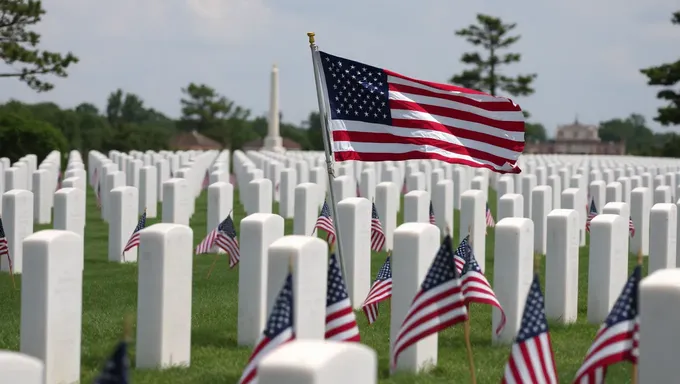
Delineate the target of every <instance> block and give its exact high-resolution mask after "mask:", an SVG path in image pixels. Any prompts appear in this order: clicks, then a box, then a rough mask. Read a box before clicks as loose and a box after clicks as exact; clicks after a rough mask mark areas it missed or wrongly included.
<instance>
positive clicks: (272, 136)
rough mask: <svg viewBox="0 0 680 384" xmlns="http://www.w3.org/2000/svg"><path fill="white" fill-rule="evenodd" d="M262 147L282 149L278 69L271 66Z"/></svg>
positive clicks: (275, 149)
mask: <svg viewBox="0 0 680 384" xmlns="http://www.w3.org/2000/svg"><path fill="white" fill-rule="evenodd" d="M264 147H265V149H268V150H274V151H282V150H283V147H282V146H281V135H280V134H279V69H278V68H277V67H276V65H274V66H273V67H272V83H271V94H270V96H269V127H268V129H267V137H265V138H264Z"/></svg>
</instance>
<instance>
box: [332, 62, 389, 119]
mask: <svg viewBox="0 0 680 384" xmlns="http://www.w3.org/2000/svg"><path fill="white" fill-rule="evenodd" d="M319 55H320V57H321V67H322V68H323V73H324V77H325V80H326V88H327V91H326V95H327V96H328V101H329V104H330V110H331V119H334V120H355V121H361V122H365V123H374V124H384V125H392V116H391V112H390V104H389V86H388V84H387V74H386V73H385V71H383V70H382V69H380V68H377V67H373V66H370V65H366V64H363V63H359V62H357V61H352V60H348V59H344V58H342V57H337V56H333V55H329V54H327V53H325V52H319Z"/></svg>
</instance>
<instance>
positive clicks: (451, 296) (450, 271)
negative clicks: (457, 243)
mask: <svg viewBox="0 0 680 384" xmlns="http://www.w3.org/2000/svg"><path fill="white" fill-rule="evenodd" d="M467 318H468V312H467V308H466V307H465V297H464V296H463V289H462V286H461V281H460V279H459V278H458V274H457V273H456V267H455V264H454V263H453V249H452V247H451V236H449V235H447V236H446V237H445V238H444V241H443V242H442V245H441V247H439V251H438V252H437V255H436V256H435V258H434V261H433V262H432V265H431V266H430V269H429V270H428V271H427V275H426V276H425V280H424V281H423V283H422V284H421V286H420V290H419V291H418V292H417V293H416V296H415V297H414V298H413V303H411V307H410V308H409V310H408V312H407V313H406V317H405V318H404V322H403V323H402V324H401V327H400V328H399V332H398V333H397V337H396V339H395V340H394V347H393V349H392V355H391V356H390V362H391V366H392V368H395V367H396V364H397V360H398V358H399V355H400V354H401V353H402V352H403V351H405V350H406V349H407V348H408V347H410V346H412V345H413V344H415V343H417V342H418V341H420V340H422V339H424V338H425V337H427V336H430V335H432V334H435V333H437V332H439V331H442V330H444V329H447V328H449V327H452V326H454V325H456V324H458V323H460V322H463V321H465V320H466V319H467Z"/></svg>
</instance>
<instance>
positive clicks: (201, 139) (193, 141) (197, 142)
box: [170, 130, 222, 150]
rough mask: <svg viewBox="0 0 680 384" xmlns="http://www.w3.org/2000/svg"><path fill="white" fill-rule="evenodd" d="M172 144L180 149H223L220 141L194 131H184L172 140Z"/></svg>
mask: <svg viewBox="0 0 680 384" xmlns="http://www.w3.org/2000/svg"><path fill="white" fill-rule="evenodd" d="M170 146H171V147H173V148H175V149H180V150H190V149H222V144H220V143H219V142H217V141H215V140H213V139H211V138H209V137H207V136H204V135H201V134H200V133H198V132H196V131H195V130H194V131H191V132H182V133H179V134H177V135H176V136H175V137H173V138H172V139H171V140H170Z"/></svg>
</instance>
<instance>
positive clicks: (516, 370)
mask: <svg viewBox="0 0 680 384" xmlns="http://www.w3.org/2000/svg"><path fill="white" fill-rule="evenodd" d="M501 383H502V384H513V383H543V384H557V372H556V371H555V354H554V353H553V349H552V341H551V340H550V331H549V330H548V322H547V320H546V319H545V304H544V299H543V293H542V292H541V284H540V283H539V281H538V275H534V281H533V282H532V283H531V288H529V294H528V295H527V301H526V304H525V305H524V314H523V315H522V324H521V325H520V327H519V333H518V334H517V339H516V340H515V343H514V344H513V345H512V349H511V351H510V359H509V360H508V363H507V364H506V365H505V372H504V376H503V380H502V381H501Z"/></svg>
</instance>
